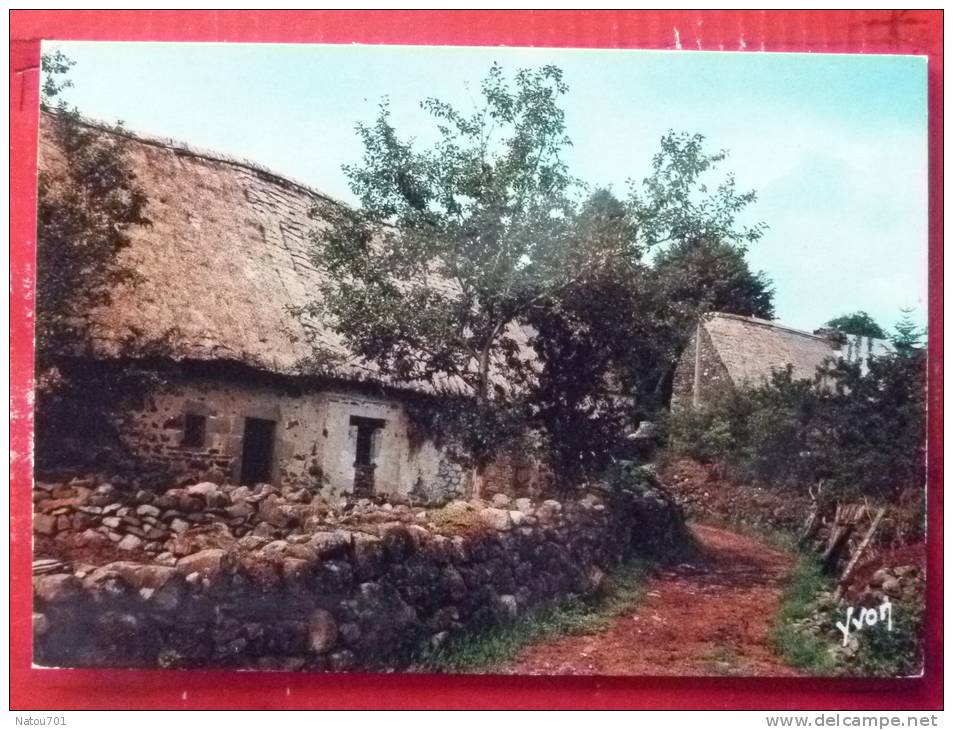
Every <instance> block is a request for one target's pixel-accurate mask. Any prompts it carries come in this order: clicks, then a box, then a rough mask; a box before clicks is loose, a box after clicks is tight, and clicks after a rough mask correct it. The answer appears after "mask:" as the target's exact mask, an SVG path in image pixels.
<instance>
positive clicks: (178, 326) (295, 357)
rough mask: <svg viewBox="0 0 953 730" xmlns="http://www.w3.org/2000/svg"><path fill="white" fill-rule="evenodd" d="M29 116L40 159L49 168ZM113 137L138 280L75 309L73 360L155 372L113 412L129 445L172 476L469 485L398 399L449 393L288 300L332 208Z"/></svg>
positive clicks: (245, 168) (512, 466) (232, 165)
mask: <svg viewBox="0 0 953 730" xmlns="http://www.w3.org/2000/svg"><path fill="white" fill-rule="evenodd" d="M43 117H44V118H43V120H42V122H41V138H40V166H41V169H47V170H53V171H54V173H53V174H55V167H56V164H57V159H58V158H57V151H56V149H55V148H54V145H53V142H52V139H53V138H52V135H51V134H50V133H49V125H50V123H51V120H50V118H49V117H48V116H47V115H45V114H44V115H43ZM128 136H129V138H130V139H129V159H130V162H131V164H132V167H133V170H134V173H135V175H136V177H137V180H138V184H139V185H140V187H142V188H143V190H144V192H145V193H146V196H147V198H148V207H147V211H146V215H147V217H148V218H149V219H150V221H151V225H150V226H145V227H140V228H137V229H136V230H135V231H133V232H132V239H133V240H132V245H131V246H130V247H129V248H128V249H126V250H124V251H123V254H122V255H123V256H124V261H125V263H128V264H129V265H131V267H132V268H134V270H135V271H136V272H137V274H138V275H139V281H137V282H136V283H135V284H134V285H129V286H120V287H118V288H117V289H116V290H115V292H114V294H113V297H112V302H111V303H110V304H109V305H108V306H106V307H103V308H100V309H98V310H97V311H95V312H93V313H91V314H90V315H89V324H90V328H89V329H90V332H91V340H90V342H89V343H86V346H85V350H84V351H83V352H82V353H81V356H82V357H91V358H94V359H96V360H97V361H100V362H102V363H103V364H104V366H105V365H109V364H110V363H114V364H115V363H121V362H124V361H127V359H128V358H130V357H132V358H140V359H142V358H146V357H148V358H149V362H150V363H154V364H155V365H156V367H157V368H160V369H161V370H162V373H163V377H164V378H165V379H166V381H167V383H168V384H167V386H165V387H163V388H162V389H160V390H158V391H157V392H154V393H153V394H152V395H151V397H149V398H148V399H147V402H146V403H145V405H144V407H143V408H142V410H139V411H136V412H134V413H130V414H128V417H127V418H126V419H125V421H124V423H123V426H122V433H123V437H124V438H125V439H126V441H127V443H128V445H129V446H130V447H131V449H132V450H133V451H134V452H135V453H136V454H138V455H139V456H141V457H143V458H144V459H146V460H147V462H149V463H151V464H153V465H162V466H164V467H167V468H168V469H169V470H171V471H173V472H177V473H180V474H182V473H185V474H193V475H195V476H196V477H199V476H201V475H202V474H203V473H205V472H206V471H208V470H211V469H213V468H215V469H218V470H221V471H222V472H224V474H225V475H226V477H227V478H228V479H229V480H231V481H232V482H233V483H242V484H253V483H257V482H270V483H273V484H278V485H287V484H292V485H301V486H307V487H309V488H312V489H320V490H322V491H323V492H324V493H326V494H327V495H328V496H334V495H340V494H359V495H371V494H384V495H394V494H401V495H411V494H413V495H416V496H417V497H419V498H420V499H422V500H433V499H441V498H450V497H453V496H458V495H460V496H462V495H466V494H468V493H469V491H470V489H471V488H472V486H473V485H472V484H471V483H470V480H471V478H472V476H471V475H472V474H473V471H472V470H471V469H470V468H466V467H463V466H461V465H460V464H459V463H458V462H457V461H456V460H454V458H452V457H451V454H450V453H449V452H448V450H447V449H445V448H443V447H438V446H437V444H436V443H435V442H434V439H432V438H428V437H426V435H423V436H422V435H421V434H420V433H418V432H417V431H416V429H415V424H414V422H413V419H412V418H411V417H410V415H409V409H408V404H409V403H411V402H416V401H417V400H418V399H420V398H433V397H446V396H450V395H453V394H455V393H456V394H461V393H462V390H461V388H460V387H459V386H456V385H455V384H454V383H446V384H444V386H443V387H442V388H441V389H440V392H439V393H436V392H434V390H433V389H432V388H429V389H428V388H422V387H410V386H407V385H405V384H401V383H397V382H392V381H389V380H388V379H387V378H384V377H381V375H380V374H379V373H377V372H375V371H374V369H373V368H370V367H368V366H367V365H366V364H363V363H362V362H361V361H359V360H358V358H356V357H354V356H353V355H352V354H350V353H348V352H347V350H346V348H345V347H344V346H343V344H342V342H341V340H340V338H339V337H338V336H337V335H336V334H335V333H334V332H333V331H330V330H328V329H327V328H325V327H323V326H322V324H321V323H320V322H317V321H315V322H312V323H310V324H309V325H308V326H306V325H305V324H303V323H302V321H300V320H299V319H298V318H297V317H295V316H293V315H292V314H291V313H290V311H289V308H291V307H294V306H299V305H301V304H303V303H305V302H306V301H308V300H309V299H313V298H314V297H316V296H318V294H319V286H320V284H321V283H322V281H323V279H322V276H323V275H322V272H320V271H319V270H317V269H316V268H315V266H314V264H313V263H312V260H311V258H310V256H309V247H310V246H311V242H310V240H309V231H310V230H311V229H313V228H314V227H315V226H316V225H318V226H319V225H320V211H321V210H328V209H329V208H330V207H332V206H337V205H340V203H338V202H336V201H334V200H331V199H330V198H328V197H327V196H324V195H322V194H321V193H319V192H317V191H315V190H312V189H310V188H308V187H307V186H305V185H302V184H300V183H296V182H293V181H291V180H288V179H286V178H283V177H281V176H279V175H276V174H274V173H272V172H269V171H268V170H266V169H264V168H262V167H261V166H260V165H256V164H254V163H251V162H247V161H242V160H236V159H232V158H228V157H225V156H222V155H218V154H214V153H208V152H202V151H197V150H194V149H191V148H189V147H188V146H186V145H184V144H180V143H176V142H173V141H169V140H161V139H153V138H147V137H143V136H138V135H135V136H133V135H128ZM312 207H314V208H315V209H316V211H318V222H317V223H316V221H315V220H314V219H312V218H311V217H310V216H309V211H310V210H311V209H312ZM311 343H317V345H318V346H319V348H320V352H322V353H325V354H329V355H332V356H334V358H335V362H334V365H333V367H331V368H327V369H325V370H323V371H322V372H321V373H320V377H316V376H315V375H314V370H313V369H312V368H309V367H308V366H307V364H308V363H309V362H313V361H314V355H315V350H314V349H313V347H312V344H311ZM74 355H75V353H74ZM535 478H536V471H535V470H534V468H533V465H532V464H530V463H528V462H524V461H522V460H521V459H519V458H516V457H513V458H512V459H507V460H505V461H504V462H500V463H497V464H494V465H491V466H490V467H489V468H487V469H486V470H484V471H483V472H482V476H481V488H482V489H481V491H482V492H483V493H492V492H493V491H500V490H504V489H505V490H506V491H512V490H513V489H519V488H525V487H529V486H532V484H531V482H532V480H533V479H535Z"/></svg>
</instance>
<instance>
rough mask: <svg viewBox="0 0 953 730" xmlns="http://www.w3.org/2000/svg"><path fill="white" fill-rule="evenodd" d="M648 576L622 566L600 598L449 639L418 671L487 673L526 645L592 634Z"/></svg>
mask: <svg viewBox="0 0 953 730" xmlns="http://www.w3.org/2000/svg"><path fill="white" fill-rule="evenodd" d="M649 572H650V566H649V564H648V563H647V562H644V561H632V562H629V563H626V564H624V565H623V566H621V567H619V568H618V569H617V570H616V571H615V572H614V573H613V574H612V575H611V576H610V578H609V585H608V588H607V590H606V591H605V593H604V594H603V595H602V596H601V597H598V598H581V597H572V598H566V599H562V600H559V601H554V602H550V603H546V604H541V605H540V606H538V607H536V608H533V609H530V610H529V611H528V612H527V613H525V614H523V615H522V616H519V617H518V618H516V619H515V620H514V621H513V622H512V623H510V624H507V625H504V626H498V627H494V628H491V629H487V630H485V631H480V632H474V633H468V634H462V635H460V636H457V637H454V638H452V639H450V641H449V642H448V643H447V644H446V645H444V646H443V647H441V648H440V649H438V650H437V651H436V652H435V653H434V654H432V655H431V656H430V657H428V658H426V659H425V660H424V661H422V662H421V664H420V667H419V668H420V669H421V670H423V671H433V672H452V673H461V672H469V673H486V672H492V671H493V670H495V669H497V668H500V667H502V666H504V665H505V664H508V663H509V662H511V661H512V660H513V659H515V658H516V655H517V654H518V653H519V652H520V651H521V650H522V649H524V648H525V647H527V646H530V645H531V644H535V643H537V642H540V641H544V640H547V639H552V638H554V637H557V636H565V635H579V634H589V633H593V632H596V631H598V630H600V629H601V628H603V627H605V626H606V625H607V624H608V622H609V621H610V620H611V619H613V618H616V617H618V616H621V615H623V614H625V613H626V612H627V611H629V610H631V609H632V608H633V607H634V606H635V605H636V604H638V602H639V601H640V600H641V598H642V594H643V589H644V585H645V580H646V578H647V577H648V575H649Z"/></svg>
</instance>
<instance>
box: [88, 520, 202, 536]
mask: <svg viewBox="0 0 953 730" xmlns="http://www.w3.org/2000/svg"><path fill="white" fill-rule="evenodd" d="M103 522H104V523H105V522H106V520H103ZM189 527H191V525H189V523H188V522H186V521H185V520H180V519H179V518H178V517H176V518H174V519H173V520H172V522H170V523H169V529H170V530H172V532H177V533H183V532H185V531H186V530H188V529H189Z"/></svg>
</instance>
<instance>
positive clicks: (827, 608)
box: [773, 555, 924, 677]
mask: <svg viewBox="0 0 953 730" xmlns="http://www.w3.org/2000/svg"><path fill="white" fill-rule="evenodd" d="M833 588H834V585H833V581H832V579H831V578H830V577H828V576H825V574H824V572H823V570H822V567H821V564H820V562H819V561H818V559H817V556H815V555H802V556H801V557H800V558H799V560H798V562H797V563H796V565H795V567H794V570H793V571H792V572H791V574H790V576H789V578H788V585H787V587H786V588H785V592H784V595H783V596H782V599H781V608H780V610H779V611H778V614H777V616H776V618H775V622H774V629H773V639H774V643H775V646H777V648H778V651H779V652H780V654H781V656H782V657H784V659H785V660H786V661H787V662H789V663H790V664H791V665H792V666H795V667H798V668H800V669H804V670H806V671H807V672H809V673H810V674H814V675H826V676H831V675H841V676H844V675H846V676H855V677H908V676H913V675H916V674H918V673H919V672H920V671H921V669H922V667H923V606H924V603H923V594H922V585H921V592H920V594H919V595H916V594H914V595H911V596H909V597H908V599H907V600H903V601H900V600H897V601H894V602H893V603H892V613H893V617H892V620H893V628H892V630H887V629H886V627H885V626H880V627H878V629H877V630H872V631H864V632H861V633H858V634H856V636H857V650H856V651H855V652H846V651H843V650H841V639H842V634H841V633H840V631H838V630H837V628H836V626H837V622H838V621H843V620H844V611H845V605H847V604H848V603H849V602H841V603H840V604H839V605H837V606H834V605H832V602H831V601H830V599H829V595H830V591H831V590H833Z"/></svg>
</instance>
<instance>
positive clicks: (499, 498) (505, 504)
mask: <svg viewBox="0 0 953 730" xmlns="http://www.w3.org/2000/svg"><path fill="white" fill-rule="evenodd" d="M490 504H491V505H493V506H494V507H497V508H498V509H509V507H510V498H509V497H507V496H506V495H505V494H494V495H493V499H491V500H490Z"/></svg>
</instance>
